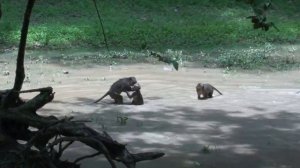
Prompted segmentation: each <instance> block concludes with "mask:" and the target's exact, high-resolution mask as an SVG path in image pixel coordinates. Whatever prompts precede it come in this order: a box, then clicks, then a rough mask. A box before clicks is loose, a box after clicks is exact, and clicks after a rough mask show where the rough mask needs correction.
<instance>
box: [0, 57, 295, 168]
mask: <svg viewBox="0 0 300 168" xmlns="http://www.w3.org/2000/svg"><path fill="white" fill-rule="evenodd" d="M26 65H29V66H27V68H26V74H27V76H28V79H27V81H26V82H25V83H24V89H31V88H38V87H46V86H52V87H53V88H54V91H55V92H56V94H55V99H54V101H53V102H52V103H49V104H47V105H46V106H45V107H44V108H43V109H42V110H40V111H39V113H40V114H44V115H56V116H65V115H68V116H69V115H73V116H75V117H77V118H78V119H83V118H84V119H89V120H91V121H92V122H91V123H89V125H90V126H92V127H93V128H95V129H99V130H101V129H105V130H107V131H108V132H109V133H110V134H111V135H112V137H113V138H114V139H116V140H117V141H119V142H123V143H127V144H128V148H129V149H130V150H131V151H133V152H142V151H151V150H158V151H163V152H165V153H166V156H165V157H163V158H161V159H158V160H155V161H151V162H143V163H139V164H138V167H140V168H158V167H161V168H166V167H169V168H195V167H201V168H221V167H222V168H241V167H243V168H270V167H272V168H273V167H274V168H275V167H276V168H277V167H278V168H279V167H280V168H283V167H284V168H297V167H300V160H299V159H298V154H299V153H300V147H299V146H300V140H299V139H300V124H299V121H300V111H299V107H300V105H299V102H300V94H299V93H297V92H299V91H300V78H299V76H300V71H299V70H297V71H287V72H275V73H271V72H267V73H264V72H262V73H238V72H230V73H224V72H223V70H221V69H196V68H188V67H185V68H182V69H180V71H178V72H176V71H165V70H163V67H164V65H149V64H137V65H119V66H114V67H113V69H112V71H110V70H109V67H108V66H97V65H94V66H90V67H84V66H81V67H79V66H78V67H76V68H72V67H67V66H60V65H54V64H42V63H40V62H38V63H35V62H32V63H29V62H27V64H26ZM0 66H1V67H0V69H1V70H2V71H3V70H8V71H10V72H11V75H9V76H3V75H2V74H1V76H0V81H1V83H0V87H1V89H5V88H10V87H12V85H13V83H12V81H13V78H14V75H12V74H13V72H14V64H12V63H11V64H7V65H4V63H0ZM63 71H68V72H69V74H64V73H63ZM126 76H135V77H136V78H137V80H138V81H139V83H140V84H141V86H142V90H141V92H142V94H143V96H144V100H145V105H143V106H131V105H112V104H110V103H111V102H112V100H110V98H106V99H105V100H103V101H102V102H100V103H98V104H90V103H91V102H92V101H93V100H95V99H97V98H99V97H100V96H102V94H104V93H105V92H106V91H107V90H108V88H109V86H110V85H111V84H112V83H113V82H114V81H115V80H117V79H118V78H121V77H126ZM198 82H207V83H211V84H213V85H214V86H215V87H216V88H218V89H219V90H220V91H221V92H222V93H223V94H224V95H223V96H219V95H218V94H217V93H215V97H214V98H213V99H209V100H202V101H199V100H197V98H196V92H195V86H196V84H197V83H198ZM31 96H32V95H31V94H26V95H24V97H25V98H30V97H31ZM124 97H125V94H124ZM125 101H126V102H128V103H129V102H130V100H129V99H125ZM120 116H121V117H122V116H126V117H128V118H129V119H128V120H127V122H126V125H121V124H120V123H119V122H118V121H117V117H120ZM204 146H207V147H208V148H209V153H208V154H206V153H204V152H203V151H202V149H203V147H204ZM89 152H91V151H90V150H89V149H88V148H86V147H83V146H81V145H80V144H75V145H74V146H73V147H72V149H71V150H70V151H69V152H68V153H67V156H66V157H67V158H71V159H73V157H75V156H76V157H77V156H80V155H83V154H87V153H89ZM83 165H84V166H83V167H86V168H96V167H97V168H98V167H101V165H107V163H105V162H104V161H103V158H102V157H99V158H93V159H89V160H86V161H84V162H83ZM104 167H105V166H104ZM106 167H108V166H106ZM121 167H122V166H121Z"/></svg>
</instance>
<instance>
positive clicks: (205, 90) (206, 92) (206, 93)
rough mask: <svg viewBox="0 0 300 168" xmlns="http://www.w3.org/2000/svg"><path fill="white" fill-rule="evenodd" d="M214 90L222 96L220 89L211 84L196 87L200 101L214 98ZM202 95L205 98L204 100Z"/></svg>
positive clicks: (201, 84) (199, 84)
mask: <svg viewBox="0 0 300 168" xmlns="http://www.w3.org/2000/svg"><path fill="white" fill-rule="evenodd" d="M214 90H216V91H217V92H218V93H219V94H220V95H222V93H221V92H220V91H219V90H218V89H216V88H215V87H213V86H212V85H211V84H209V83H198V84H197V86H196V91H197V94H198V99H199V100H200V99H207V98H212V96H213V92H214ZM201 95H202V96H203V97H202V98H201Z"/></svg>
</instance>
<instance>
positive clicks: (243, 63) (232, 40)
mask: <svg viewBox="0 0 300 168" xmlns="http://www.w3.org/2000/svg"><path fill="white" fill-rule="evenodd" d="M97 2H98V6H99V8H100V12H101V14H102V17H103V20H104V27H105V32H106V35H107V39H108V43H109V47H110V49H111V50H112V52H111V53H110V54H107V53H104V54H101V55H100V56H99V55H97V54H96V55H95V54H90V55H85V56H83V57H82V58H81V57H80V56H74V55H72V54H69V55H68V54H66V55H64V57H66V58H63V59H67V60H70V59H72V58H73V57H76V59H77V60H78V59H79V60H85V59H87V58H89V59H92V60H94V59H95V60H97V62H98V61H99V62H112V61H111V60H110V59H111V57H112V55H114V54H115V55H116V53H117V55H122V54H125V55H128V56H129V58H130V59H132V60H134V61H136V60H138V61H145V62H147V61H149V59H148V53H147V50H154V51H160V52H161V53H163V54H166V55H170V56H171V57H172V52H175V53H176V52H177V51H179V52H181V51H183V52H182V53H183V54H182V56H183V60H184V61H193V62H196V63H198V64H199V65H200V66H204V67H207V66H208V67H222V68H229V69H232V68H242V69H257V68H258V69H259V68H265V67H269V68H275V69H286V68H287V67H299V63H298V62H299V61H298V60H296V61H294V58H292V57H291V56H290V55H289V54H284V55H283V56H280V57H269V56H266V53H271V54H273V55H274V53H276V52H277V51H279V50H281V49H280V47H279V48H278V46H280V45H288V44H297V43H298V42H299V39H300V19H299V18H300V12H299V11H300V9H299V8H300V1H293V2H287V1H286V0H273V2H274V4H275V5H276V6H275V10H272V11H270V13H269V15H268V20H270V21H273V22H274V23H275V24H276V26H277V27H278V28H279V29H280V31H279V32H278V31H276V30H275V29H270V30H269V31H268V32H264V31H261V30H253V29H252V25H251V22H250V20H247V19H245V17H246V16H249V15H252V14H253V13H252V10H251V8H250V6H248V5H246V4H244V3H239V2H236V1H235V0H202V1H199V0H188V1H187V0H131V1H121V0H102V1H97ZM25 6H26V4H25V1H22V2H20V1H19V0H2V8H3V9H2V10H3V16H2V20H0V49H3V48H10V47H12V46H17V45H18V41H19V38H20V28H21V23H22V17H23V12H24V10H25ZM101 31H102V30H101V27H100V24H99V21H98V20H97V15H96V11H95V8H94V6H93V3H92V0H87V1H84V0H72V1H71V0H63V1H62V0H51V1H47V0H39V1H36V4H35V7H34V10H33V13H32V17H31V23H30V29H29V34H28V47H29V48H34V49H36V48H42V49H55V50H57V49H69V48H79V49H80V48H90V49H92V48H93V49H96V50H98V51H104V50H105V44H104V39H103V36H102V32H101ZM268 45H269V46H272V47H273V48H272V50H270V49H268V48H266V47H267V46H268ZM168 49H170V50H168ZM60 51H61V50H60ZM168 51H172V52H168ZM266 51H267V52H266ZM75 55H76V54H75ZM267 55H268V54H267ZM103 59H105V60H106V61H104V60H103ZM107 59H108V60H107ZM116 61H118V60H116ZM134 61H131V62H134ZM129 62H130V61H129ZM150 62H151V59H150Z"/></svg>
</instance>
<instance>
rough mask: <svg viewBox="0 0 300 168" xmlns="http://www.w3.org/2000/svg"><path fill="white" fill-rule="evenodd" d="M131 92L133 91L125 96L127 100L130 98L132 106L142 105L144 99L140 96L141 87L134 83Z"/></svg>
mask: <svg viewBox="0 0 300 168" xmlns="http://www.w3.org/2000/svg"><path fill="white" fill-rule="evenodd" d="M132 90H134V92H133V93H132V94H131V95H130V94H129V93H128V92H126V94H127V96H128V97H129V98H132V102H131V104H132V105H143V104H144V99H143V96H142V94H141V91H140V90H141V86H140V85H139V84H138V83H136V84H135V85H133V86H132Z"/></svg>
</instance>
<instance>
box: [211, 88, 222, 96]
mask: <svg viewBox="0 0 300 168" xmlns="http://www.w3.org/2000/svg"><path fill="white" fill-rule="evenodd" d="M213 88H214V89H215V91H217V92H218V93H219V94H220V95H223V94H222V93H221V92H220V91H219V90H218V89H217V88H215V87H213Z"/></svg>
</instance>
